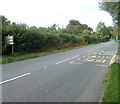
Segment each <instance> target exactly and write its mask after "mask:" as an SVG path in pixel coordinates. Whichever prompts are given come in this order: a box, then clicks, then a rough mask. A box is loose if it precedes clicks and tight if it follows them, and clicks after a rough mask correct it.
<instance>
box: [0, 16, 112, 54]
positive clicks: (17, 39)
mask: <svg viewBox="0 0 120 104" xmlns="http://www.w3.org/2000/svg"><path fill="white" fill-rule="evenodd" d="M0 20H1V21H2V54H3V55H7V54H10V53H11V45H9V44H7V42H6V40H5V37H6V36H8V35H12V36H14V43H15V44H14V49H15V52H18V53H19V52H20V53H22V52H23V53H25V52H38V51H40V52H41V51H47V50H49V49H62V48H69V47H71V46H79V45H85V44H90V43H97V42H102V41H108V40H109V38H110V36H109V35H107V34H106V35H104V36H103V37H102V38H101V39H100V38H99V37H100V35H99V34H98V35H96V34H95V33H94V32H93V30H92V28H90V27H88V25H86V24H81V23H80V22H79V21H77V20H70V21H69V24H68V25H67V26H66V28H62V29H61V28H58V29H56V27H57V25H56V24H54V25H53V26H51V27H48V28H43V27H39V28H37V27H35V26H32V27H29V26H27V25H26V24H17V23H15V22H12V23H11V22H10V21H9V20H8V19H7V18H5V17H4V16H0ZM103 30H104V29H103ZM99 32H101V30H100V31H99Z"/></svg>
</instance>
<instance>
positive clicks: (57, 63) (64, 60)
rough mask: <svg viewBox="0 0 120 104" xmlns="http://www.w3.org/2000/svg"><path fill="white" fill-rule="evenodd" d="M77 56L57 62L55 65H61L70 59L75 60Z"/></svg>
mask: <svg viewBox="0 0 120 104" xmlns="http://www.w3.org/2000/svg"><path fill="white" fill-rule="evenodd" d="M78 56H79V55H77V56H74V57H71V58H69V59H66V60H63V61H60V62H57V63H55V64H60V63H63V62H65V61H68V60H71V59H73V58H76V57H78Z"/></svg>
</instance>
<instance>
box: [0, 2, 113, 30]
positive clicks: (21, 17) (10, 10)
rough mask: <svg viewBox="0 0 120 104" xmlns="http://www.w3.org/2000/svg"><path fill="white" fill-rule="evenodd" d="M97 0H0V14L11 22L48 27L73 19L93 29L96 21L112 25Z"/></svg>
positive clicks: (64, 23)
mask: <svg viewBox="0 0 120 104" xmlns="http://www.w3.org/2000/svg"><path fill="white" fill-rule="evenodd" d="M98 2H99V0H2V1H1V2H0V15H4V16H5V17H6V18H8V19H9V20H10V21H12V22H18V23H26V24H27V25H28V26H37V27H49V26H51V25H53V24H54V23H56V24H59V25H60V27H62V26H64V27H65V26H66V25H67V24H68V23H69V20H71V19H75V20H78V21H79V22H80V23H82V24H87V25H88V26H90V27H92V28H93V29H94V30H95V28H96V25H97V23H99V22H100V21H102V22H105V24H106V25H107V26H111V25H112V18H111V16H110V15H109V14H108V13H107V12H104V11H101V10H100V9H99V7H98Z"/></svg>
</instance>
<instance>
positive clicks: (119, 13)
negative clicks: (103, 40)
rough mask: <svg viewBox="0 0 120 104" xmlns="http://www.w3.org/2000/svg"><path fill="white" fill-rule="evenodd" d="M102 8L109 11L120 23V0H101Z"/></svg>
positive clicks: (100, 5)
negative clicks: (106, 0) (116, 0)
mask: <svg viewBox="0 0 120 104" xmlns="http://www.w3.org/2000/svg"><path fill="white" fill-rule="evenodd" d="M99 7H100V9H101V10H104V11H107V12H108V13H110V15H111V16H112V18H113V21H114V22H115V23H120V1H119V2H99Z"/></svg>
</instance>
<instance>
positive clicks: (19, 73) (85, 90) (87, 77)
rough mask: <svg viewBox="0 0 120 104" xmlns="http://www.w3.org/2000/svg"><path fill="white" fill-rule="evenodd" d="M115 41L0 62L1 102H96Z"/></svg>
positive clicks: (100, 92)
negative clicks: (20, 59) (15, 60)
mask: <svg viewBox="0 0 120 104" xmlns="http://www.w3.org/2000/svg"><path fill="white" fill-rule="evenodd" d="M117 48H118V44H117V43H114V42H107V43H102V44H96V45H91V46H87V47H83V48H79V49H74V50H70V51H65V52H60V53H56V54H52V55H48V56H42V57H38V58H34V59H28V60H24V61H20V62H14V63H10V64H4V65H3V66H2V82H0V85H2V100H3V102H98V101H99V100H100V96H101V95H102V92H103V85H102V81H103V80H104V79H105V74H106V72H107V71H108V65H109V63H110V60H111V59H112V57H113V56H114V54H115V52H116V51H117Z"/></svg>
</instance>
